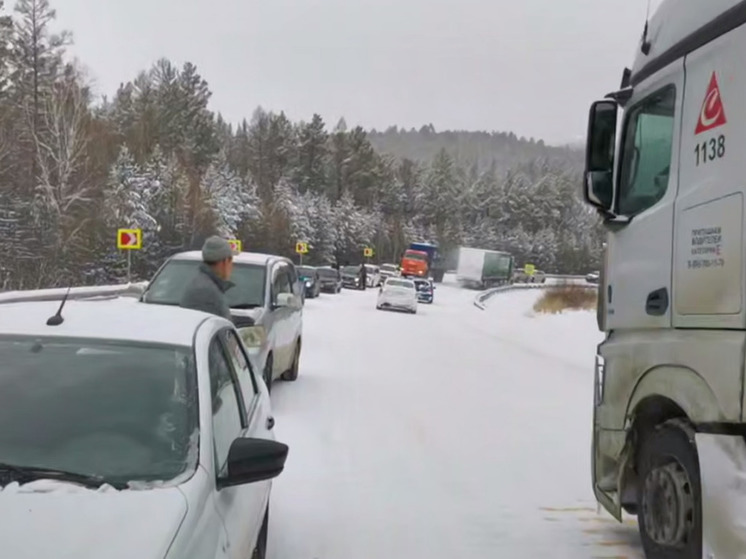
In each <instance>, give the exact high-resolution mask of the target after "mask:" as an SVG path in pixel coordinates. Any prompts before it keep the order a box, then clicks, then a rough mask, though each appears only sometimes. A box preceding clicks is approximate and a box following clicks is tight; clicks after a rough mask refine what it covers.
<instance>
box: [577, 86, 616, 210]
mask: <svg viewBox="0 0 746 559" xmlns="http://www.w3.org/2000/svg"><path fill="white" fill-rule="evenodd" d="M617 111H618V106H617V103H616V101H609V100H603V101H596V102H595V103H593V105H591V110H590V115H589V117H588V138H587V140H586V141H587V144H586V148H585V174H584V183H585V184H584V185H583V186H584V188H583V196H584V198H585V201H586V202H587V203H588V204H590V205H591V206H594V207H595V208H598V209H599V210H600V211H601V212H602V213H610V212H611V209H612V204H613V202H614V181H613V176H614V155H615V153H614V152H615V149H616V143H615V142H616V122H617Z"/></svg>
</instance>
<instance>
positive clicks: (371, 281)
mask: <svg viewBox="0 0 746 559" xmlns="http://www.w3.org/2000/svg"><path fill="white" fill-rule="evenodd" d="M365 277H366V278H367V279H366V283H367V284H368V287H378V286H379V285H381V269H380V268H379V267H378V266H376V265H374V264H365Z"/></svg>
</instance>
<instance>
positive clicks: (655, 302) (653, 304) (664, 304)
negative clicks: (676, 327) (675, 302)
mask: <svg viewBox="0 0 746 559" xmlns="http://www.w3.org/2000/svg"><path fill="white" fill-rule="evenodd" d="M667 310H668V289H666V288H665V287H661V288H660V289H656V290H655V291H651V292H650V293H648V299H647V301H645V312H646V313H648V314H649V315H651V316H663V315H664V314H666V311H667Z"/></svg>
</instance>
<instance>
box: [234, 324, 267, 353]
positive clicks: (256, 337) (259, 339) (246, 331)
mask: <svg viewBox="0 0 746 559" xmlns="http://www.w3.org/2000/svg"><path fill="white" fill-rule="evenodd" d="M239 333H240V334H241V339H242V340H243V343H244V344H246V347H250V348H255V347H261V346H262V345H264V342H265V341H266V340H267V331H266V330H265V329H264V326H249V327H248V328H241V329H240V330H239Z"/></svg>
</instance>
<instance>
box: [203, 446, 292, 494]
mask: <svg viewBox="0 0 746 559" xmlns="http://www.w3.org/2000/svg"><path fill="white" fill-rule="evenodd" d="M289 450H290V449H289V448H288V446H287V445H286V444H283V443H280V442H277V441H272V440H268V439H248V438H239V439H236V440H234V441H233V444H231V448H230V450H229V451H228V472H227V474H226V475H225V476H224V477H220V478H218V489H223V488H224V487H233V486H236V485H245V484H247V483H256V482H257V481H266V480H268V479H273V478H276V477H277V476H279V475H280V474H281V473H282V470H283V469H285V461H286V460H287V457H288V451H289Z"/></svg>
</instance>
